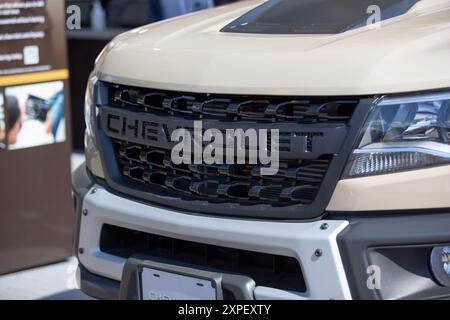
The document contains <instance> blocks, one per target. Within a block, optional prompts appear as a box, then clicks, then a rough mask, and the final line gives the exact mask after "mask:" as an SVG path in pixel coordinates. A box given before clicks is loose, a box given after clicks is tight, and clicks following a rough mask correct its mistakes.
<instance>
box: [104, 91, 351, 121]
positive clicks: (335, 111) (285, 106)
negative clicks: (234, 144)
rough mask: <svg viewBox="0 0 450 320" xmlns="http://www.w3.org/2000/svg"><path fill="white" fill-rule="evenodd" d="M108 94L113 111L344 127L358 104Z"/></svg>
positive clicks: (148, 93) (155, 93) (158, 93)
mask: <svg viewBox="0 0 450 320" xmlns="http://www.w3.org/2000/svg"><path fill="white" fill-rule="evenodd" d="M110 92H111V97H110V102H111V104H112V105H113V106H116V107H120V108H123V109H126V110H131V111H141V112H142V111H144V112H152V113H156V114H166V115H178V116H183V117H185V118H186V117H187V118H192V119H223V120H243V121H244V120H256V121H268V122H279V121H281V122H286V121H289V122H299V123H330V122H331V123H336V122H342V123H346V122H348V121H349V120H350V118H351V116H352V114H353V111H354V109H355V107H356V105H357V104H358V100H357V99H338V100H333V101H329V100H327V99H320V98H315V99H286V98H283V97H279V98H278V97H272V98H271V99H265V98H251V97H243V96H231V97H227V98H223V97H219V96H217V97H212V96H208V95H196V94H192V95H187V94H183V93H176V92H166V91H161V90H157V91H155V90H149V89H140V88H128V87H123V86H118V85H112V86H111V91H110Z"/></svg>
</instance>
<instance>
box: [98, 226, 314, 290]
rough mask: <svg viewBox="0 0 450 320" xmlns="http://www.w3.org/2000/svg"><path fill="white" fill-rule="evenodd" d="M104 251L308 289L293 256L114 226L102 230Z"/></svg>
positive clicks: (264, 283)
mask: <svg viewBox="0 0 450 320" xmlns="http://www.w3.org/2000/svg"><path fill="white" fill-rule="evenodd" d="M100 250H101V251H102V252H105V253H108V254H111V255H114V256H118V257H121V258H126V259H128V258H130V257H131V256H132V255H136V254H141V255H148V256H149V257H154V258H162V259H168V260H170V261H173V262H176V263H180V264H188V265H191V266H192V267H194V268H200V269H201V268H208V269H214V270H216V271H218V272H226V273H234V274H240V275H244V276H248V277H250V278H252V279H253V280H254V281H255V282H256V284H257V285H258V286H264V287H270V288H275V289H280V290H288V291H295V292H306V284H305V280H304V278H303V273H302V271H301V268H300V264H299V263H298V261H297V260H296V259H294V258H292V257H285V256H278V255H272V254H264V253H258V252H252V251H245V250H237V249H231V248H224V247H218V246H213V245H207V244H201V243H195V242H189V241H182V240H178V239H174V238H168V237H163V236H158V235H153V234H148V233H143V232H138V231H133V230H130V229H125V228H121V227H116V226H111V225H105V226H104V227H103V229H102V233H101V238H100Z"/></svg>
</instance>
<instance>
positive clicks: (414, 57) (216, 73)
mask: <svg viewBox="0 0 450 320" xmlns="http://www.w3.org/2000/svg"><path fill="white" fill-rule="evenodd" d="M262 2H264V1H243V2H239V3H237V4H233V5H230V6H225V7H219V8H215V9H211V10H206V11H203V12H200V13H197V14H191V15H188V16H184V17H181V18H176V19H172V20H168V21H165V22H161V23H157V24H152V25H148V26H144V27H141V28H138V29H135V30H132V31H129V32H127V33H125V34H122V35H120V36H119V37H117V38H116V39H115V40H113V42H112V43H111V44H110V48H109V50H108V51H109V52H107V53H106V52H105V53H104V54H103V55H102V57H101V58H100V59H99V62H98V64H97V70H98V71H99V72H100V75H101V78H102V79H103V80H107V81H112V82H116V83H122V84H128V85H136V86H144V87H150V88H157V89H167V90H180V91H188V92H203V93H229V94H271V95H301V96H308V95H366V94H382V93H394V92H409V91H421V90H428V89H437V88H450V0H422V1H421V2H419V3H417V4H416V5H415V6H414V7H413V8H412V9H411V10H410V11H409V12H408V13H406V14H404V15H402V16H399V17H396V18H392V19H389V20H386V21H384V22H383V23H382V24H381V28H380V29H377V30H370V29H368V28H367V27H363V28H359V29H356V30H351V31H347V32H344V33H340V34H337V35H281V36H280V35H257V34H232V33H223V32H220V30H221V29H222V28H223V27H224V26H226V25H227V24H229V23H230V22H232V21H233V20H234V19H236V18H238V17H239V16H241V15H242V14H244V13H245V12H247V11H249V10H250V9H252V8H253V7H255V6H256V5H259V4H261V3H262Z"/></svg>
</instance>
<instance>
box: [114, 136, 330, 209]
mask: <svg viewBox="0 0 450 320" xmlns="http://www.w3.org/2000/svg"><path fill="white" fill-rule="evenodd" d="M113 141H114V146H115V150H116V155H117V158H118V162H119V167H120V171H121V172H122V174H123V175H124V176H126V177H128V178H129V179H132V180H134V181H137V182H140V183H142V184H145V185H146V186H148V187H149V188H152V187H153V188H162V189H163V190H165V191H170V192H171V193H177V194H178V196H179V197H182V196H183V195H187V196H190V197H200V198H204V199H205V200H206V199H208V200H210V201H214V202H230V201H236V202H238V203H247V204H258V203H273V204H277V205H283V204H285V205H292V204H295V203H299V204H304V205H306V204H310V203H311V202H312V201H313V200H314V198H315V196H316V194H317V191H318V189H319V187H320V184H321V182H322V180H323V178H324V176H325V174H326V172H327V169H328V166H329V163H330V158H329V157H323V158H322V159H316V160H298V161H283V162H281V163H280V170H279V172H278V174H277V175H275V176H263V175H261V168H262V167H261V166H259V165H226V164H225V165H174V164H173V163H172V161H171V160H170V153H171V150H164V149H160V148H155V147H148V146H143V145H138V144H135V143H128V142H124V141H120V140H113Z"/></svg>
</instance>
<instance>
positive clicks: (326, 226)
mask: <svg viewBox="0 0 450 320" xmlns="http://www.w3.org/2000/svg"><path fill="white" fill-rule="evenodd" d="M329 227H330V225H329V224H328V223H324V224H323V225H321V226H320V230H328V228H329Z"/></svg>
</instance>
